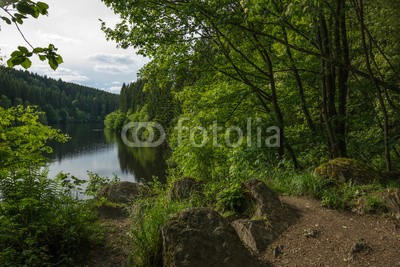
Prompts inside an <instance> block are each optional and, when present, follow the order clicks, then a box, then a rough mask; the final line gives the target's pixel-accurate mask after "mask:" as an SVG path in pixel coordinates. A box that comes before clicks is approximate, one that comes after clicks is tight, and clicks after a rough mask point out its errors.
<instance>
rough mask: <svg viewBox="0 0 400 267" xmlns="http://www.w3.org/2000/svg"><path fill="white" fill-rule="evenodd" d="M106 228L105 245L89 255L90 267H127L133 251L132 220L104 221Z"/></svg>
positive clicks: (87, 264) (88, 264) (88, 263)
mask: <svg viewBox="0 0 400 267" xmlns="http://www.w3.org/2000/svg"><path fill="white" fill-rule="evenodd" d="M101 223H102V225H103V226H104V227H105V231H106V233H105V240H104V244H101V245H100V246H98V247H96V248H94V249H93V250H92V251H91V253H90V254H89V255H88V259H89V260H88V262H87V263H86V264H85V266H89V267H125V266H129V263H128V260H129V255H130V254H131V249H132V244H133V242H132V238H131V235H130V228H131V219H129V218H128V219H113V220H105V219H103V220H102V222H101Z"/></svg>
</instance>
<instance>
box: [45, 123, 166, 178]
mask: <svg viewBox="0 0 400 267" xmlns="http://www.w3.org/2000/svg"><path fill="white" fill-rule="evenodd" d="M55 127H56V128H59V129H61V130H62V131H63V132H64V133H68V134H69V135H70V136H71V140H69V141H68V142H67V143H65V144H51V146H52V147H53V150H54V153H53V154H52V155H51V160H52V162H51V164H49V175H50V176H55V175H56V174H57V173H58V172H60V171H64V172H69V173H71V174H72V175H75V176H77V177H80V178H86V177H87V173H86V172H87V171H91V172H95V173H98V174H99V175H101V176H108V177H112V176H113V174H115V175H117V176H118V177H119V178H121V180H125V181H136V182H137V181H141V180H144V181H149V180H151V179H152V177H153V176H157V177H159V178H160V179H161V180H164V177H165V168H166V164H165V158H164V149H162V148H130V147H127V146H126V145H125V144H124V143H123V142H122V140H121V138H120V136H118V135H117V134H113V133H107V132H105V131H103V129H102V128H103V126H102V125H101V124H90V123H86V124H70V125H56V126H55Z"/></svg>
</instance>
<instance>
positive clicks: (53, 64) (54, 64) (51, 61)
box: [49, 57, 58, 70]
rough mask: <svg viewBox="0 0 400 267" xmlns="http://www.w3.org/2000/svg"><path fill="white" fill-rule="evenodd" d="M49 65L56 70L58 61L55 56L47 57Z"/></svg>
mask: <svg viewBox="0 0 400 267" xmlns="http://www.w3.org/2000/svg"><path fill="white" fill-rule="evenodd" d="M49 65H50V68H52V69H53V70H56V69H57V68H58V62H57V60H56V58H55V57H49Z"/></svg>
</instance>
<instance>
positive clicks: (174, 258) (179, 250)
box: [162, 208, 262, 267]
mask: <svg viewBox="0 0 400 267" xmlns="http://www.w3.org/2000/svg"><path fill="white" fill-rule="evenodd" d="M162 239H163V262H164V266H177V267H179V266H191V267H196V266H199V267H200V266H210V267H213V266H215V267H220V266H249V267H251V266H262V264H261V263H260V262H259V261H258V260H257V259H256V258H255V257H254V256H253V255H252V254H251V253H250V252H249V250H247V248H246V247H245V246H244V245H243V244H242V243H241V241H240V239H239V237H238V236H237V235H236V233H235V230H234V229H233V228H232V226H230V225H229V223H228V222H227V221H226V220H225V219H224V218H223V217H222V216H221V215H219V214H218V213H217V212H216V211H214V210H211V209H207V208H196V209H187V210H184V211H182V212H180V213H178V214H176V215H174V217H172V218H171V219H170V220H169V221H168V222H167V223H166V224H165V225H164V227H163V228H162Z"/></svg>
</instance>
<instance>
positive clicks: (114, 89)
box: [107, 86, 121, 94]
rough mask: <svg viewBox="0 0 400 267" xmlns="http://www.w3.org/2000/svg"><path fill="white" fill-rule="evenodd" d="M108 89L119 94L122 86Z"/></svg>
mask: <svg viewBox="0 0 400 267" xmlns="http://www.w3.org/2000/svg"><path fill="white" fill-rule="evenodd" d="M107 91H108V92H110V93H115V94H119V93H120V92H121V86H112V87H110V88H109V89H108V90H107Z"/></svg>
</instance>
